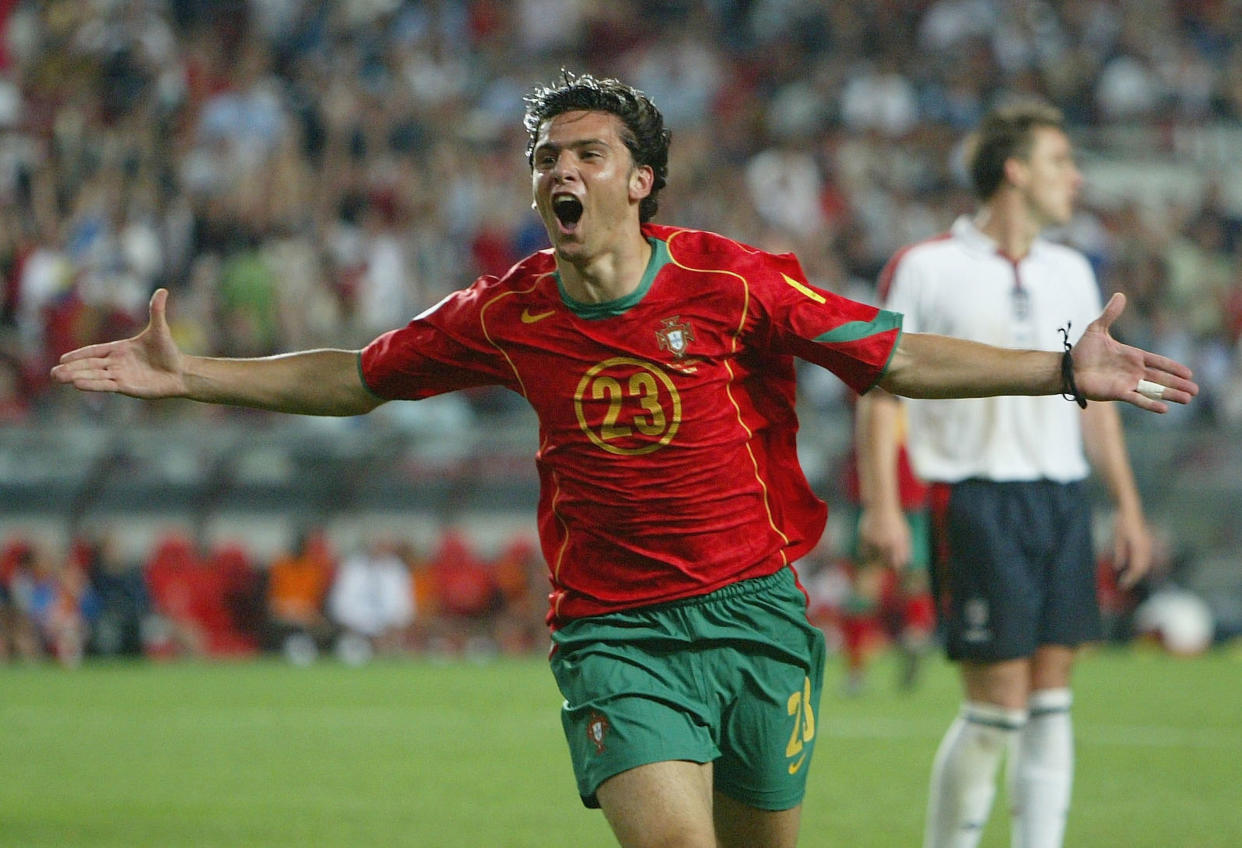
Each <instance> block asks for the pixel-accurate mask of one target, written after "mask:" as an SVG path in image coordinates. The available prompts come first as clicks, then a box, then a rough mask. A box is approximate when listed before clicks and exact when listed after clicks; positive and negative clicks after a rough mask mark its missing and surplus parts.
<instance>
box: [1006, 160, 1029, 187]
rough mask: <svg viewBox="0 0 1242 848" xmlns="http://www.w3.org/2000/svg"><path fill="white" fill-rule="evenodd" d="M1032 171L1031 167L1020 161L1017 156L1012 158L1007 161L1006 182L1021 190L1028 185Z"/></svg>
mask: <svg viewBox="0 0 1242 848" xmlns="http://www.w3.org/2000/svg"><path fill="white" fill-rule="evenodd" d="M1030 170H1031V169H1030V166H1029V165H1028V163H1027V162H1026V161H1025V160H1023V159H1019V158H1018V157H1017V156H1010V157H1009V158H1008V159H1006V160H1005V182H1007V183H1009V184H1010V185H1012V186H1016V187H1018V188H1021V187H1022V186H1024V185H1026V183H1027V175H1028V174H1030Z"/></svg>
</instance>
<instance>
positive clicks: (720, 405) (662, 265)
mask: <svg viewBox="0 0 1242 848" xmlns="http://www.w3.org/2000/svg"><path fill="white" fill-rule="evenodd" d="M525 126H526V128H527V130H528V131H529V144H528V147H527V156H528V160H529V163H530V174H531V188H532V192H533V196H534V207H535V209H536V210H537V211H538V213H539V215H540V216H541V218H542V219H543V223H544V225H545V227H546V229H547V233H548V236H549V238H550V240H551V243H552V246H551V248H550V249H547V250H542V251H539V252H537V253H535V254H533V255H531V256H529V257H527V258H526V259H524V260H522V261H521V262H519V263H518V264H517V265H515V266H514V267H513V268H512V269H510V270H509V271H508V272H507V273H506V274H504V275H503V276H502V277H499V278H496V277H488V276H485V277H481V278H480V279H478V280H476V281H475V282H474V284H473V285H471V286H470V287H469V288H466V289H464V290H462V291H458V292H456V293H454V294H451V295H449V296H448V297H446V298H445V299H444V300H442V301H441V302H440V303H438V304H436V305H435V306H433V307H432V308H430V309H428V310H427V311H426V312H424V313H422V314H421V315H418V316H416V317H415V318H414V319H413V320H412V321H411V322H410V323H409V324H408V325H406V326H404V327H402V328H400V329H396V330H393V331H391V332H389V333H386V334H384V335H382V336H380V337H379V338H377V339H376V340H375V341H373V342H372V343H371V344H369V345H367V346H366V347H364V348H363V349H362V350H360V351H348V350H315V351H305V352H300V353H295V354H289V355H282V356H274V357H268V358H261V359H244V360H229V359H217V358H203V357H196V356H188V355H185V354H183V353H182V352H181V351H180V350H178V349H177V347H176V346H175V345H174V343H173V341H172V338H171V336H170V335H169V332H168V324H167V320H166V307H167V293H166V292H165V291H163V290H160V291H157V292H156V293H155V294H154V295H153V297H152V300H151V317H150V322H149V324H148V326H147V328H146V329H145V330H144V331H143V332H142V333H140V334H139V335H137V336H135V337H133V338H130V339H126V340H122V341H117V342H111V343H108V344H103V345H94V346H91V347H87V348H83V349H80V350H78V351H74V352H71V353H68V354H66V355H65V356H64V357H63V358H62V361H61V363H60V364H59V365H57V366H56V367H55V368H54V369H53V376H54V378H55V379H57V380H59V381H61V382H64V383H71V384H73V385H75V386H77V387H78V388H79V389H83V390H88V391H111V392H122V393H125V394H129V395H134V396H138V397H188V398H193V399H195V400H199V401H206V402H213V403H227V404H241V405H247V406H254V407H260V408H264V409H273V410H280V411H285V412H293V413H309V414H319V415H356V414H360V413H365V412H367V411H369V410H371V409H374V408H375V407H376V406H378V405H379V404H381V403H384V402H385V401H390V400H396V399H407V400H416V399H419V398H424V397H428V396H431V395H434V394H437V393H439V392H445V391H450V390H454V389H463V388H467V387H471V386H481V385H500V386H506V387H508V388H510V389H512V390H513V391H515V392H518V393H519V394H521V395H522V396H523V397H524V398H526V400H527V401H528V402H529V403H530V404H531V406H532V407H533V408H534V409H535V411H536V413H537V415H538V419H539V448H538V452H537V454H536V457H535V461H536V465H537V466H538V470H539V475H540V481H541V495H540V501H539V507H538V523H539V533H540V541H541V545H542V547H543V552H544V555H545V557H546V560H547V562H548V564H549V571H550V574H549V577H550V580H551V585H552V592H551V595H550V602H551V603H550V609H549V612H548V622H549V624H550V626H551V629H552V638H553V651H552V655H551V664H552V670H553V673H554V675H555V677H556V679H557V682H558V684H559V685H560V687H561V690H562V692H563V694H564V697H565V703H564V708H563V711H562V719H563V724H564V729H565V733H566V738H567V740H568V742H569V748H570V754H571V758H572V760H573V765H574V771H575V774H576V776H577V782H578V792H579V794H580V796H581V798H582V800H583V802H584V803H586V804H587V805H589V806H599V807H602V809H603V812H604V815H605V816H606V818H607V820H608V822H609V824H610V825H611V827H612V829H613V832H614V833H615V835H616V838H617V840H618V841H619V842H620V844H621V845H622V846H626V848H638V847H639V846H656V845H659V846H696V848H697V847H698V846H701V848H708V846H711V847H712V848H715V846H718V845H722V846H736V848H741V847H742V846H747V848H757V847H758V846H771V847H772V848H784V847H785V846H792V845H794V844H795V842H796V840H797V830H798V821H799V811H800V805H801V801H802V797H803V793H804V788H805V785H806V776H807V770H808V765H809V761H810V757H811V753H812V750H813V748H814V745H815V741H816V736H817V733H816V729H817V724H816V709H817V707H818V699H819V692H820V688H821V684H822V678H823V662H824V642H823V636H822V634H821V632H820V631H819V630H818V629H816V628H814V627H812V626H811V625H810V623H809V622H808V621H807V618H806V609H805V607H806V598H805V595H804V593H803V592H802V591H801V588H800V586H799V585H798V583H797V578H796V576H795V574H794V573H793V570H792V569H791V567H790V563H792V562H793V561H794V560H796V559H797V558H798V557H799V556H801V555H802V554H804V553H806V552H807V551H808V550H810V548H811V547H812V546H813V545H814V544H815V542H816V540H817V539H818V537H819V535H820V533H821V532H822V529H823V525H824V520H825V507H824V505H823V504H822V503H821V502H820V501H819V500H817V499H816V498H815V497H814V496H813V495H812V493H811V491H810V489H809V487H808V485H807V482H806V479H805V477H804V476H803V474H802V471H801V470H800V468H799V467H798V463H797V455H796V451H795V431H796V429H797V420H796V418H795V415H794V369H793V362H792V357H793V356H799V357H803V358H805V359H808V360H810V361H811V362H814V363H817V364H819V365H822V366H824V367H826V368H829V369H831V370H832V371H833V372H834V373H836V374H837V375H839V376H840V378H841V379H843V380H844V381H845V382H846V383H848V384H849V385H850V386H851V387H852V388H854V389H855V390H857V391H860V392H861V391H865V390H867V389H868V388H870V387H871V386H872V385H875V384H879V385H882V386H883V387H884V388H885V389H886V390H888V391H891V392H894V393H897V394H912V395H918V396H929V395H930V396H956V395H987V394H996V393H1001V392H1008V393H1019V394H1055V393H1057V392H1059V391H1061V389H1062V386H1063V382H1064V376H1063V372H1062V361H1063V357H1062V356H1061V355H1060V354H1056V353H1048V352H1043V351H1012V350H1003V349H1000V348H994V347H988V346H985V345H979V344H974V343H970V342H964V341H960V340H956V339H949V338H941V337H935V336H919V335H912V334H905V335H903V334H902V333H901V327H900V316H898V315H896V314H894V313H891V312H886V311H883V310H879V309H876V308H874V307H871V306H865V305H863V304H859V303H855V302H852V301H849V300H845V299H843V298H840V297H838V296H836V295H833V294H831V293H829V292H826V291H823V290H821V289H818V288H816V287H815V286H813V285H812V284H811V283H809V282H808V281H807V280H806V278H805V277H804V275H803V273H802V270H801V269H800V267H799V265H798V262H797V261H796V260H795V259H794V258H793V257H792V256H776V255H771V254H766V253H763V252H761V251H759V250H756V249H754V248H751V247H747V246H745V245H742V244H739V243H737V242H734V241H730V240H729V239H726V238H723V237H721V236H718V235H714V234H712V233H705V232H697V231H692V230H685V229H678V228H674V227H667V226H657V225H655V224H653V223H651V219H652V217H653V216H654V215H655V213H656V208H657V197H658V194H659V191H660V190H661V189H662V188H663V186H664V184H665V180H666V177H667V162H668V145H669V133H668V132H667V130H665V128H664V124H663V118H662V117H661V115H660V112H659V111H658V110H657V109H656V108H655V106H654V105H653V104H652V103H651V102H650V101H649V100H648V99H647V98H646V97H645V96H644V95H643V94H642V93H641V92H638V91H635V90H634V89H632V88H630V87H628V86H625V85H622V84H621V83H619V82H616V81H614V80H598V79H595V78H592V77H590V76H579V77H574V76H573V75H571V74H568V73H567V74H565V75H564V76H563V77H562V78H561V79H560V80H559V81H558V82H556V83H554V84H552V85H549V86H546V87H539V88H536V89H535V90H534V91H533V92H532V93H531V95H530V96H529V97H528V99H527V112H526V118H525ZM1121 308H1122V301H1121V299H1120V298H1119V299H1118V300H1116V301H1114V302H1113V303H1112V304H1110V307H1109V309H1108V310H1106V311H1105V313H1104V314H1103V315H1102V316H1101V318H1100V319H1099V320H1098V321H1096V322H1095V323H1094V324H1093V325H1092V326H1091V328H1090V329H1089V330H1088V332H1087V334H1086V335H1085V336H1084V337H1083V339H1082V341H1080V342H1079V344H1078V345H1077V347H1076V348H1075V350H1074V351H1073V354H1072V358H1071V359H1069V360H1066V361H1070V362H1071V363H1072V374H1071V375H1069V376H1072V377H1073V378H1074V379H1075V380H1076V381H1077V387H1078V388H1079V389H1080V390H1081V391H1082V392H1083V393H1085V394H1086V395H1087V396H1088V397H1092V398H1096V399H1128V400H1130V401H1131V402H1132V403H1135V404H1136V405H1138V406H1140V407H1143V408H1144V409H1148V410H1152V411H1155V412H1161V411H1165V410H1166V409H1167V406H1166V404H1165V402H1164V401H1174V402H1178V403H1184V402H1187V401H1189V400H1190V398H1191V396H1192V394H1193V393H1194V392H1196V391H1197V387H1196V386H1195V384H1194V383H1193V382H1192V381H1191V380H1190V379H1189V378H1190V372H1189V370H1188V369H1186V368H1185V367H1183V366H1181V365H1178V364H1177V363H1175V362H1173V361H1172V360H1169V359H1166V358H1164V357H1160V356H1156V355H1154V354H1149V353H1145V352H1143V351H1140V350H1137V349H1134V348H1130V347H1126V346H1124V345H1121V344H1119V343H1117V342H1116V341H1114V340H1113V339H1111V338H1110V337H1109V335H1108V326H1109V324H1110V323H1111V322H1112V320H1113V319H1114V318H1116V316H1117V314H1118V313H1119V312H1120V311H1121ZM1140 379H1148V380H1152V381H1159V382H1160V383H1162V384H1163V385H1165V386H1167V387H1168V389H1167V390H1166V392H1165V396H1164V401H1155V400H1150V399H1148V398H1146V397H1144V396H1142V395H1138V394H1136V393H1135V392H1134V391H1133V388H1134V386H1135V385H1136V384H1137V383H1138V381H1139V380H1140Z"/></svg>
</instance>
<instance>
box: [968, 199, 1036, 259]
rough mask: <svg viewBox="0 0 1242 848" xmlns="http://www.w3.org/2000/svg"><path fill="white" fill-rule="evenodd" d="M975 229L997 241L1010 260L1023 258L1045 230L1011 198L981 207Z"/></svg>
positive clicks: (993, 201) (997, 246)
mask: <svg viewBox="0 0 1242 848" xmlns="http://www.w3.org/2000/svg"><path fill="white" fill-rule="evenodd" d="M975 226H976V227H977V228H978V229H979V231H980V232H981V233H983V234H984V235H986V236H987V237H988V238H990V239H991V240H992V241H994V242H996V248H997V250H999V251H1000V252H1001V253H1002V254H1003V255H1004V256H1006V257H1008V258H1009V259H1013V260H1018V259H1022V258H1024V257H1025V256H1026V255H1027V254H1028V253H1029V252H1030V250H1031V245H1032V244H1033V243H1034V242H1035V239H1036V238H1037V237H1038V236H1039V234H1040V232H1041V231H1042V230H1043V227H1042V226H1041V225H1040V224H1039V223H1038V222H1036V221H1035V220H1033V219H1032V218H1031V216H1030V215H1029V214H1027V213H1026V211H1025V209H1023V208H1022V207H1021V206H1020V205H1018V204H1017V203H1015V201H1014V199H1012V198H996V199H994V200H992V202H990V203H987V204H985V205H983V206H982V207H980V208H979V211H978V213H977V214H976V215H975Z"/></svg>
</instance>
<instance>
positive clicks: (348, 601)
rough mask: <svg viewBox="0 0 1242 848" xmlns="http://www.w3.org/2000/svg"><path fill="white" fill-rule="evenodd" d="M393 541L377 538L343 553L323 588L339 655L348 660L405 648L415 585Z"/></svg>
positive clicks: (391, 652)
mask: <svg viewBox="0 0 1242 848" xmlns="http://www.w3.org/2000/svg"><path fill="white" fill-rule="evenodd" d="M397 551H398V549H397V546H396V544H395V543H393V542H392V541H391V540H388V539H378V540H376V541H374V542H372V543H371V544H370V545H368V546H366V547H365V548H360V549H359V550H357V551H355V552H353V553H352V554H350V555H348V556H346V557H345V558H344V559H343V560H342V561H341V565H340V568H338V569H337V572H336V577H335V579H334V580H333V582H332V588H331V590H330V591H329V593H328V613H329V615H330V616H331V618H332V621H333V622H334V623H335V624H336V625H337V626H338V627H339V628H340V629H341V635H340V636H339V637H338V640H337V650H338V655H339V656H340V658H341V659H342V660H344V661H345V662H347V663H350V664H352V665H357V664H361V663H363V662H366V661H367V660H369V659H370V658H371V656H372V655H373V654H379V655H381V656H393V655H396V654H398V653H401V652H403V651H404V650H405V649H406V633H407V631H408V629H409V627H410V625H411V624H413V622H414V616H415V609H414V584H413V582H412V580H411V577H410V570H409V568H408V566H407V565H406V563H405V561H404V560H403V559H402V558H401V557H400V556H399V555H398V552H397Z"/></svg>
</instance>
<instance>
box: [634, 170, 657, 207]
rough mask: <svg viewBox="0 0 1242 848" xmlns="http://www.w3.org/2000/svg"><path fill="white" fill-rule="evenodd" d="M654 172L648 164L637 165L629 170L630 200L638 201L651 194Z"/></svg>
mask: <svg viewBox="0 0 1242 848" xmlns="http://www.w3.org/2000/svg"><path fill="white" fill-rule="evenodd" d="M653 183H655V172H654V171H652V170H651V166H650V165H639V166H637V167H635V168H634V169H633V170H632V171H630V200H633V201H636V202H637V201H639V200H642V199H643V198H644V197H646V196H647V195H649V194H651V186H652V184H653Z"/></svg>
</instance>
